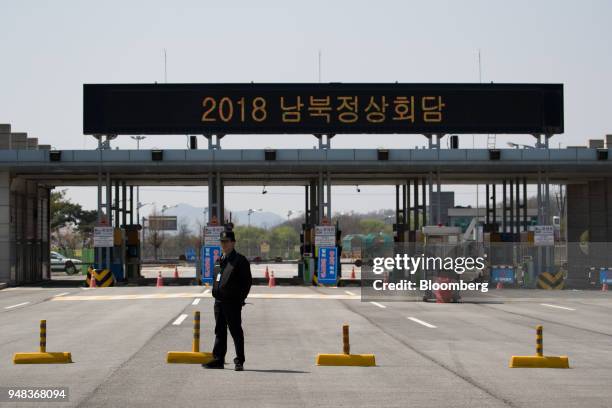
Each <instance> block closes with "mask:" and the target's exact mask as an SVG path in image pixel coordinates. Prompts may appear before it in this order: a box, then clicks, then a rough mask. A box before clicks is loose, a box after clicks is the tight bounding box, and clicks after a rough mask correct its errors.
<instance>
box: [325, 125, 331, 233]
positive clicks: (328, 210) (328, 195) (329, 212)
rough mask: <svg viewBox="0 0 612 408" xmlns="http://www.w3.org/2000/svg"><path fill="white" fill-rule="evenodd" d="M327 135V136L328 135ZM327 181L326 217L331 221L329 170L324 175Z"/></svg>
mask: <svg viewBox="0 0 612 408" xmlns="http://www.w3.org/2000/svg"><path fill="white" fill-rule="evenodd" d="M328 137H329V136H328ZM325 182H326V183H327V218H329V221H330V222H331V218H332V207H331V176H330V174H329V171H328V172H327V177H326V181H325Z"/></svg>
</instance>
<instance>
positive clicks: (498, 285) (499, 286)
mask: <svg viewBox="0 0 612 408" xmlns="http://www.w3.org/2000/svg"><path fill="white" fill-rule="evenodd" d="M503 288H504V284H503V283H501V282H497V286H496V289H503Z"/></svg>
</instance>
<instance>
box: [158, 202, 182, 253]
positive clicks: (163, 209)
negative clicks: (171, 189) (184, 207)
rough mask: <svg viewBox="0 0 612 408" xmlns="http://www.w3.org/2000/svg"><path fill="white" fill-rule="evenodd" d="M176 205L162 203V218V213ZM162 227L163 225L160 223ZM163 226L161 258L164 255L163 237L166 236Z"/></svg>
mask: <svg viewBox="0 0 612 408" xmlns="http://www.w3.org/2000/svg"><path fill="white" fill-rule="evenodd" d="M176 207H178V205H171V206H167V205H166V204H164V205H162V209H161V213H162V219H163V217H164V213H165V212H166V211H167V210H169V209H171V208H176ZM162 227H163V225H162ZM164 231H165V228H162V230H161V233H162V242H161V256H162V258H163V257H164V237H165V236H166V234H165V232H164Z"/></svg>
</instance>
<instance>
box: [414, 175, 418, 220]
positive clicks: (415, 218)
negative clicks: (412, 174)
mask: <svg viewBox="0 0 612 408" xmlns="http://www.w3.org/2000/svg"><path fill="white" fill-rule="evenodd" d="M418 229H419V179H418V178H415V179H414V230H413V231H416V230H418Z"/></svg>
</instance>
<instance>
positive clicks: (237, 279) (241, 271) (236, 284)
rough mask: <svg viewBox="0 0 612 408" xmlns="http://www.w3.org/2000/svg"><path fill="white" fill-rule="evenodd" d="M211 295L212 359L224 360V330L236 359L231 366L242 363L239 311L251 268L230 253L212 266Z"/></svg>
mask: <svg viewBox="0 0 612 408" xmlns="http://www.w3.org/2000/svg"><path fill="white" fill-rule="evenodd" d="M214 279H215V280H214V282H213V289H212V295H213V297H214V298H215V346H214V347H213V352H212V353H213V356H214V358H215V360H218V361H224V358H225V353H226V351H227V329H228V327H229V331H230V333H231V335H232V338H233V339H234V345H235V346H236V358H235V359H234V363H240V364H243V363H244V334H243V332H242V319H241V316H240V314H241V311H242V306H243V305H244V301H245V299H246V297H247V296H248V294H249V291H250V290H251V283H252V277H251V265H250V264H249V261H248V260H247V259H246V258H245V257H244V256H243V255H241V254H239V253H238V252H236V250H235V249H234V250H232V252H230V253H229V255H227V256H225V255H224V256H222V257H220V258H219V259H217V262H216V263H215V277H214Z"/></svg>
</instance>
